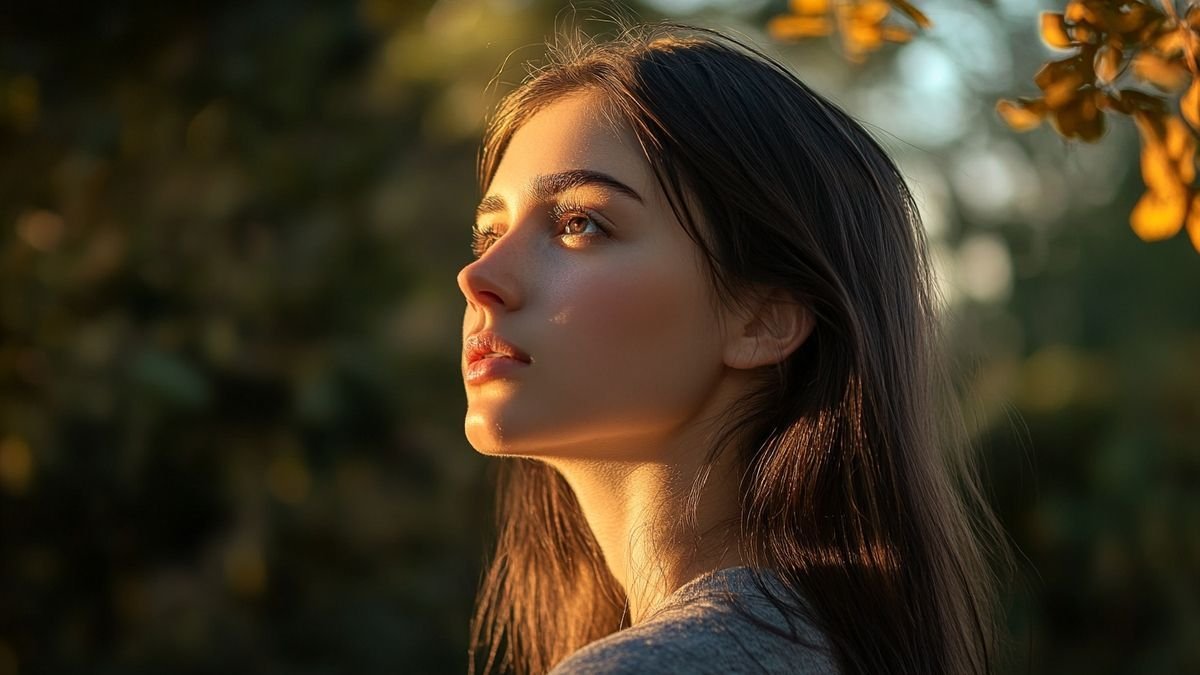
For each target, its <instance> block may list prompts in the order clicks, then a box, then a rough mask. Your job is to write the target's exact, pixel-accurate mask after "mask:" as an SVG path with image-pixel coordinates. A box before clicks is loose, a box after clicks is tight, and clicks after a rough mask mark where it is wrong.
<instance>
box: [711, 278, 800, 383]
mask: <svg viewBox="0 0 1200 675" xmlns="http://www.w3.org/2000/svg"><path fill="white" fill-rule="evenodd" d="M814 325H815V319H814V317H813V313H812V310H811V309H809V308H808V307H807V306H805V305H803V304H801V303H800V302H799V301H797V300H796V299H795V298H793V297H791V295H790V294H788V293H787V292H785V291H783V290H782V289H772V290H770V291H769V292H766V293H760V294H758V295H757V296H756V297H755V299H754V301H753V302H751V303H750V304H749V305H748V308H747V309H745V310H740V311H735V312H734V313H733V314H732V316H731V317H730V320H729V323H728V333H727V335H726V338H725V365H727V366H729V367H730V368H739V369H750V368H757V367H759V366H766V365H771V364H775V363H780V362H782V361H783V360H784V359H786V358H787V357H788V356H789V355H791V353H792V352H794V351H796V350H797V349H799V348H800V345H802V344H804V341H805V340H807V339H808V336H809V335H811V334H812V331H813V326H814Z"/></svg>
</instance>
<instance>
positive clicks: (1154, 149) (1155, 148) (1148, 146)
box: [1140, 134, 1184, 193]
mask: <svg viewBox="0 0 1200 675" xmlns="http://www.w3.org/2000/svg"><path fill="white" fill-rule="evenodd" d="M1140 164H1141V168H1142V181H1143V182H1145V183H1146V187H1148V188H1150V189H1151V190H1156V191H1158V192H1161V193H1169V192H1177V191H1179V190H1182V189H1184V184H1183V183H1182V182H1181V180H1182V179H1181V178H1180V176H1179V172H1178V165H1177V164H1176V163H1175V161H1174V160H1173V159H1171V155H1170V153H1169V152H1167V146H1166V145H1164V144H1163V142H1162V141H1161V140H1160V139H1159V137H1158V136H1153V137H1149V136H1147V135H1146V134H1142V153H1141V158H1140Z"/></svg>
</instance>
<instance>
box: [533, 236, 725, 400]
mask: <svg viewBox="0 0 1200 675" xmlns="http://www.w3.org/2000/svg"><path fill="white" fill-rule="evenodd" d="M661 260H662V258H657V259H655V260H645V261H640V263H639V264H629V265H624V266H621V267H620V268H614V267H612V266H609V267H608V268H606V269H604V270H603V271H602V273H595V274H587V273H585V272H579V273H577V274H576V275H575V276H574V277H573V278H571V279H570V280H567V281H566V282H565V283H563V284H561V285H560V286H559V287H558V292H557V293H556V295H557V297H556V298H554V299H553V300H552V302H553V304H555V305H556V306H557V307H558V308H559V311H557V312H556V313H554V314H553V315H552V318H551V322H552V325H551V328H550V330H549V331H547V332H548V334H550V335H554V336H555V338H554V339H553V344H552V345H551V346H552V347H553V354H554V356H555V357H556V360H558V361H559V362H560V364H561V366H562V367H561V369H556V370H557V371H558V373H559V374H561V375H562V376H563V377H564V378H565V377H569V378H571V379H573V380H575V381H576V382H577V383H586V385H585V387H584V389H585V390H586V391H588V392H589V394H590V399H591V401H592V403H591V405H592V406H619V407H629V406H633V407H642V408H645V407H646V406H647V404H648V403H649V404H650V405H651V406H658V407H661V405H669V406H672V407H678V406H686V405H689V404H690V403H691V402H694V401H695V400H696V399H697V398H698V397H702V396H703V395H704V394H705V393H706V392H704V391H702V389H703V387H704V386H705V382H706V381H708V380H709V378H711V377H712V375H713V374H714V373H715V372H718V368H719V366H720V356H719V349H718V345H717V342H716V331H715V330H714V328H715V322H714V320H713V318H712V316H711V312H710V311H709V309H708V305H707V304H706V298H705V295H704V294H703V287H702V286H701V285H700V284H701V280H700V279H699V278H698V277H697V275H695V274H693V273H692V272H691V270H689V269H686V268H684V266H683V265H682V264H678V265H664V264H662V263H661ZM555 379H556V380H558V379H559V378H558V377H556V378H555Z"/></svg>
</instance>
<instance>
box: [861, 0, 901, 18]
mask: <svg viewBox="0 0 1200 675" xmlns="http://www.w3.org/2000/svg"><path fill="white" fill-rule="evenodd" d="M890 11H892V8H891V6H889V5H888V3H887V2H886V0H862V1H861V2H860V3H859V4H858V5H857V6H856V7H855V8H854V18H855V19H856V20H858V21H865V22H867V23H876V24H877V23H879V22H880V21H883V20H884V18H885V17H887V15H888V12H890Z"/></svg>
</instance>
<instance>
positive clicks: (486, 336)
mask: <svg viewBox="0 0 1200 675" xmlns="http://www.w3.org/2000/svg"><path fill="white" fill-rule="evenodd" d="M463 355H464V356H465V357H466V359H467V363H468V364H471V363H475V362H476V361H478V360H480V359H486V358H496V357H501V358H509V359H514V360H516V361H521V362H523V363H530V362H531V361H532V360H531V359H530V358H529V355H528V354H526V353H525V352H523V351H521V349H519V348H518V347H517V346H516V345H514V344H512V343H510V342H508V341H506V340H504V339H503V338H501V337H500V336H499V335H496V333H495V332H493V331H490V330H484V331H480V332H478V333H472V334H471V335H468V336H467V338H466V339H465V340H463Z"/></svg>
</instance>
